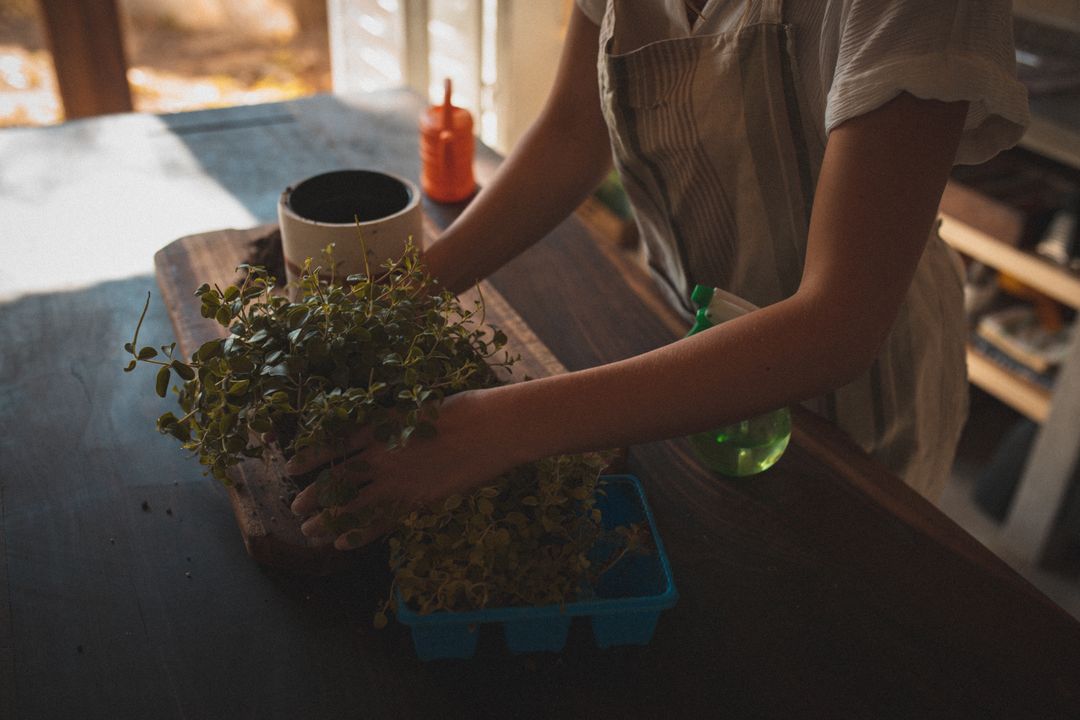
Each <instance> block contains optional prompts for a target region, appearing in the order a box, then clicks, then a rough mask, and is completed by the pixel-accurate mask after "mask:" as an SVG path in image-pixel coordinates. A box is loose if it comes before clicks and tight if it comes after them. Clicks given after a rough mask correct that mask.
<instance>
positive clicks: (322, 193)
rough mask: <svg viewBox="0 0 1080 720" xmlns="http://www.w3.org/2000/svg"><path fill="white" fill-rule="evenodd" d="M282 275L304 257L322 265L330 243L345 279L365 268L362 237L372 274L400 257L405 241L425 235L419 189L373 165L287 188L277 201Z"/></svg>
mask: <svg viewBox="0 0 1080 720" xmlns="http://www.w3.org/2000/svg"><path fill="white" fill-rule="evenodd" d="M278 221H279V222H280V224H281V246H282V252H283V254H284V256H285V274H286V277H287V279H288V280H289V281H290V282H292V281H294V280H296V279H297V277H298V276H299V274H300V271H301V268H303V266H304V261H305V260H306V259H307V258H313V260H314V262H315V263H317V264H318V263H323V264H325V260H324V259H323V255H322V251H323V249H324V248H326V246H327V245H329V244H330V243H333V244H334V260H335V264H336V266H337V267H336V268H335V273H336V275H337V277H338V278H340V279H344V278H345V277H347V276H348V275H352V274H356V273H362V272H364V258H363V253H362V252H361V241H360V238H361V237H362V238H363V245H364V246H366V248H367V254H368V266H369V267H370V268H371V270H372V272H373V273H374V272H375V271H376V269H377V268H378V267H380V266H381V265H382V264H383V263H384V262H385V261H386V260H388V259H397V258H399V257H401V254H402V252H403V250H404V249H405V243H406V242H407V241H408V240H409V238H412V240H413V242H414V243H415V244H418V245H419V244H420V243H421V242H422V240H423V235H422V233H423V215H422V211H421V208H420V191H419V189H418V188H417V187H416V185H414V184H413V183H412V182H410V181H409V180H406V179H405V178H403V177H399V176H397V175H392V174H390V173H385V172H380V171H376V170H335V171H333V172H328V173H323V174H322V175H316V176H314V177H310V178H308V179H306V180H303V181H302V182H300V183H297V184H296V185H294V186H291V187H288V188H286V189H285V192H283V193H282V194H281V198H280V200H279V201H278Z"/></svg>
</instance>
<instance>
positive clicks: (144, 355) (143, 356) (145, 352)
mask: <svg viewBox="0 0 1080 720" xmlns="http://www.w3.org/2000/svg"><path fill="white" fill-rule="evenodd" d="M136 357H138V358H139V359H140V360H150V359H151V358H156V357H157V350H155V349H154V348H152V347H149V346H147V347H144V348H141V349H140V350H139V354H138V355H137V356H136Z"/></svg>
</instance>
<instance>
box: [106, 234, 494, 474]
mask: <svg viewBox="0 0 1080 720" xmlns="http://www.w3.org/2000/svg"><path fill="white" fill-rule="evenodd" d="M328 251H330V248H328ZM330 261H331V262H330V264H331V266H332V257H331V258H330ZM242 268H243V269H246V270H247V275H246V277H245V278H244V280H243V281H242V282H241V284H240V285H230V286H228V287H226V288H225V289H224V290H222V289H220V288H218V287H210V286H209V285H203V286H202V287H200V288H199V289H198V290H196V291H195V295H196V296H197V297H198V298H199V300H200V302H201V312H202V315H203V317H206V318H214V319H215V320H216V321H217V322H218V323H219V324H221V325H222V326H223V327H226V328H228V330H229V334H228V336H227V337H225V338H222V339H217V340H210V341H209V342H206V343H205V344H203V345H202V347H200V348H199V349H198V350H196V351H195V353H194V355H193V356H192V358H191V359H190V360H189V361H187V362H184V361H182V360H179V359H176V358H174V357H173V352H174V349H175V344H174V345H172V346H169V347H168V348H166V347H163V348H161V352H162V354H163V355H164V356H165V357H164V359H163V360H162V359H157V358H158V357H159V355H158V352H157V350H156V349H154V348H152V347H143V348H138V333H139V327H141V325H142V318H140V320H139V326H137V327H136V331H135V337H134V338H133V339H132V341H131V342H130V343H128V344H126V345H125V349H126V350H127V351H128V352H129V353H130V354H131V356H132V360H131V362H129V364H128V367H127V368H126V369H128V370H130V369H133V368H134V367H135V365H136V364H137V363H138V362H144V363H152V364H155V365H157V366H159V369H158V374H157V378H156V390H157V393H158V395H160V396H162V397H164V396H165V395H166V392H167V389H168V385H169V382H170V380H171V374H172V373H176V375H177V376H179V378H180V379H181V380H182V381H183V385H182V386H181V387H180V389H179V402H180V408H181V410H182V411H183V414H182V416H180V417H177V416H176V415H175V414H174V413H171V412H169V413H165V414H164V415H162V416H161V417H160V418H158V429H159V430H161V431H162V432H164V433H168V434H170V435H173V436H174V437H176V438H178V439H179V440H180V441H181V442H182V443H183V447H184V448H186V449H188V450H191V451H192V452H194V453H196V454H197V455H198V457H199V461H200V462H201V463H202V464H203V465H205V466H206V467H207V468H209V471H210V472H211V473H212V474H213V475H214V477H216V478H218V479H219V480H221V481H223V482H228V475H227V470H228V468H229V467H230V466H232V465H235V464H237V463H239V462H240V461H241V460H242V459H243V458H245V457H263V458H266V457H268V448H267V446H266V444H265V443H264V442H262V441H261V440H260V437H261V436H262V435H263V434H264V433H272V435H273V437H275V438H276V442H277V444H278V446H279V447H280V450H281V452H282V453H283V454H284V455H285V456H286V457H291V456H292V455H293V454H295V453H296V452H299V451H300V450H302V449H304V448H305V447H309V446H333V445H334V444H336V443H340V442H341V441H342V440H343V438H344V437H345V435H346V433H347V432H348V431H349V430H350V429H353V428H355V427H356V426H359V425H365V424H370V425H371V426H372V428H373V431H374V435H375V438H376V439H377V440H380V441H383V442H386V443H387V444H388V445H390V446H391V447H396V446H398V445H403V444H405V443H406V442H407V441H408V439H409V438H410V437H412V436H413V435H416V436H418V437H422V436H430V435H432V434H433V433H434V425H433V421H434V420H435V418H436V414H437V408H438V402H439V401H440V400H441V399H442V398H443V397H445V396H447V395H449V394H452V393H455V392H460V391H462V390H468V389H474V388H480V387H486V386H490V385H491V384H492V383H494V382H495V376H494V374H493V373H492V371H491V366H492V365H496V366H497V365H502V366H504V367H510V365H511V364H512V362H513V358H511V357H509V356H508V355H507V354H505V353H504V354H503V357H502V359H501V360H500V359H498V357H497V355H498V353H499V351H500V349H502V347H503V345H505V343H506V337H505V336H504V335H503V333H502V332H500V331H497V330H495V331H489V330H487V329H486V328H485V327H484V326H483V323H482V305H480V306H478V307H477V308H474V309H468V310H467V309H465V308H463V307H462V306H461V304H460V303H459V302H458V300H457V298H456V297H455V296H454V295H453V294H451V293H450V292H447V291H438V288H437V287H436V286H435V285H434V281H433V280H432V279H431V278H430V277H429V276H427V275H426V274H425V273H424V271H423V270H422V268H421V266H420V264H419V262H418V258H417V252H416V249H415V248H414V247H412V246H411V245H410V246H409V247H408V248H407V249H406V252H405V254H404V255H403V256H402V257H401V258H400V259H399V260H397V261H390V262H388V263H387V264H386V265H385V266H384V269H385V272H384V273H383V274H382V275H381V276H380V277H378V278H377V279H376V278H373V277H371V276H370V274H363V275H356V276H352V277H349V278H347V282H348V283H350V284H338V283H336V282H335V278H334V275H333V271H331V273H330V275H329V277H328V278H323V277H321V276H320V273H321V272H322V268H319V267H314V268H313V267H312V266H311V262H310V260H309V261H308V263H307V264H306V265H305V267H304V272H303V275H302V277H301V279H300V280H299V283H298V287H297V291H298V295H299V297H298V299H296V300H295V301H290V300H289V299H288V298H287V297H285V296H283V295H279V294H274V293H273V292H272V291H273V288H274V278H273V277H271V276H270V275H268V274H267V272H266V270H265V269H264V268H261V267H249V266H242ZM147 302H148V303H149V298H147ZM145 313H146V308H145V307H144V308H143V316H144V317H145Z"/></svg>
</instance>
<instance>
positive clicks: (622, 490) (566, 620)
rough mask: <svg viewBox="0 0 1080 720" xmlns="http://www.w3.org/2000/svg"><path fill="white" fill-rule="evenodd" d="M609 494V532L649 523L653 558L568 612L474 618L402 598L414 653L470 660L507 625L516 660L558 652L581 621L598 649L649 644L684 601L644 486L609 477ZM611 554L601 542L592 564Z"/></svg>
mask: <svg viewBox="0 0 1080 720" xmlns="http://www.w3.org/2000/svg"><path fill="white" fill-rule="evenodd" d="M602 487H603V490H604V494H600V495H598V496H597V499H596V507H598V508H599V509H600V512H601V513H602V515H603V523H604V527H605V529H608V530H611V529H613V528H615V527H618V526H620V525H628V524H631V523H637V522H642V521H645V522H646V523H647V525H648V527H649V531H650V533H651V535H652V545H653V552H650V553H649V554H645V555H638V554H634V555H627V556H626V557H624V558H623V559H622V560H620V561H619V562H618V563H617V564H616V565H615V566H613V567H612V568H610V569H609V570H608V571H607V572H606V573H604V575H603V576H602V577H601V579H600V582H599V584H598V586H597V587H596V588H595V593H594V596H593V597H592V598H590V599H588V600H582V601H578V602H572V603H567V604H565V605H562V606H560V605H546V606H543V607H499V608H486V609H484V610H474V611H470V612H459V613H454V612H434V613H430V614H427V615H420V614H419V613H417V612H415V611H413V610H411V609H410V608H408V607H407V606H406V605H405V603H404V602H403V601H402V600H401V598H400V597H399V598H398V610H397V618H398V620H399V621H400V622H401V623H403V624H405V625H408V626H409V627H410V629H411V631H412V638H413V646H414V647H415V648H416V654H417V655H418V656H419V657H420V659H421V660H437V659H445V658H469V657H472V655H473V654H474V653H475V651H476V639H477V635H478V634H479V629H480V626H482V625H501V626H502V631H503V637H504V639H505V640H506V646H507V648H508V649H509V650H510V652H512V653H525V652H543V651H547V652H558V651H560V650H562V649H563V647H564V646H565V645H566V636H567V633H568V631H569V629H570V624H571V621H572V620H573V618H575V617H586V618H588V619H589V621H590V623H591V625H592V631H593V638H594V640H595V641H596V644H597V645H598V646H599V647H602V648H606V647H611V646H614V645H647V644H648V643H649V641H650V640H651V639H652V636H653V632H654V630H655V629H656V621H657V619H658V618H659V617H660V613H661V611H663V610H665V609H667V608H670V607H672V606H673V605H674V604H675V602H676V600H678V593H677V592H676V590H675V583H674V581H673V580H672V577H671V565H670V563H669V562H668V558H667V554H666V553H665V552H664V545H663V543H662V542H661V540H660V536H659V534H658V533H657V531H656V523H655V521H654V520H653V515H652V511H651V510H650V509H649V505H648V503H647V502H646V500H645V493H644V490H643V488H642V486H641V482H640V481H639V480H638V479H637V478H636V477H634V476H632V475H607V476H605V477H603V478H602ZM611 551H612V548H611V547H610V546H607V545H606V544H605V543H598V544H597V546H596V547H595V548H594V549H593V552H592V558H591V559H593V560H595V561H598V562H599V561H600V560H601V559H603V558H605V557H609V556H610V553H611Z"/></svg>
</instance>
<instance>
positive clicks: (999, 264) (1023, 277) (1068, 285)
mask: <svg viewBox="0 0 1080 720" xmlns="http://www.w3.org/2000/svg"><path fill="white" fill-rule="evenodd" d="M940 217H941V230H940V233H941V239H942V240H944V241H945V242H947V243H948V244H949V245H951V246H952V247H953V248H954V249H955V250H956V251H957V252H959V253H961V254H963V255H967V256H968V257H971V258H974V259H975V260H978V261H979V262H981V263H983V264H985V265H989V266H990V267H993V268H998V269H999V270H1001V271H1002V272H1005V273H1008V274H1009V275H1011V276H1012V277H1014V278H1016V279H1017V280H1019V281H1020V282H1022V283H1025V284H1027V285H1030V286H1031V287H1033V288H1035V289H1036V290H1038V291H1039V292H1041V293H1043V294H1045V295H1049V296H1050V297H1052V298H1054V299H1055V300H1057V301H1059V302H1062V303H1065V304H1066V305H1068V306H1070V307H1073V308H1080V277H1078V276H1077V275H1076V274H1074V273H1071V272H1069V271H1068V270H1063V269H1062V268H1060V267H1058V266H1057V265H1054V264H1053V263H1051V262H1049V261H1048V260H1043V259H1042V258H1040V257H1039V256H1037V255H1033V254H1032V253H1029V252H1024V251H1023V250H1018V249H1016V248H1014V247H1010V246H1008V245H1006V244H1005V243H1003V242H1001V241H999V240H998V239H997V238H995V237H993V236H991V235H988V234H987V233H985V232H982V231H981V230H978V229H976V228H974V227H972V226H971V225H968V224H967V223H965V222H962V221H960V220H958V219H956V218H954V217H951V216H949V215H944V214H943V215H941V216H940Z"/></svg>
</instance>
